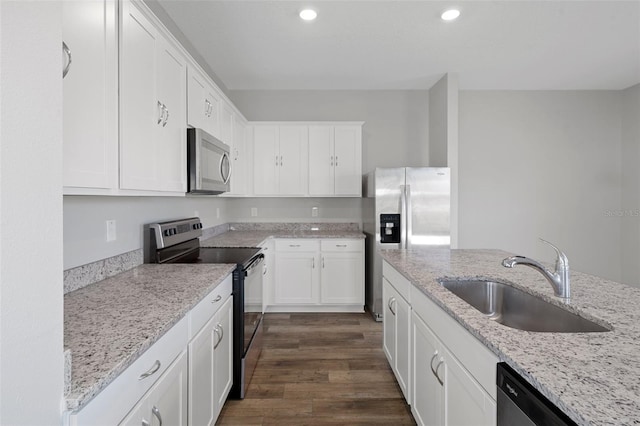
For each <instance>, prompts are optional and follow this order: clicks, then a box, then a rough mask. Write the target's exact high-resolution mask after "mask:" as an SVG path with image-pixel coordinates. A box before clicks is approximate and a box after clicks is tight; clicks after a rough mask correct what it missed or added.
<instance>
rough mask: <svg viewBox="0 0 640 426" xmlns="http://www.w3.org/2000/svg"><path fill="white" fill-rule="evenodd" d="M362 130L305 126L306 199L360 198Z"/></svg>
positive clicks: (345, 126)
mask: <svg viewBox="0 0 640 426" xmlns="http://www.w3.org/2000/svg"><path fill="white" fill-rule="evenodd" d="M361 182H362V126H361V125H335V126H334V125H311V126H309V195H312V196H351V197H360V196H361V195H362V183H361Z"/></svg>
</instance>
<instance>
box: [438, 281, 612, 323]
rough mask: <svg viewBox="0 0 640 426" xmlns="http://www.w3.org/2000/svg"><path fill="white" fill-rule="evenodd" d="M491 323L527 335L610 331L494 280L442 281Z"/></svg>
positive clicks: (445, 286)
mask: <svg viewBox="0 0 640 426" xmlns="http://www.w3.org/2000/svg"><path fill="white" fill-rule="evenodd" d="M439 282H440V284H441V285H442V286H443V287H444V288H446V289H447V290H449V291H450V292H452V293H453V294H455V295H456V296H458V297H459V298H461V299H462V300H464V301H465V302H467V303H468V304H470V305H471V306H473V307H474V308H476V309H477V310H478V311H480V312H482V313H483V314H485V315H487V316H488V317H489V318H490V319H492V320H494V321H497V322H499V323H500V324H503V325H506V326H507V327H511V328H517V329H519V330H526V331H547V332H555V333H586V332H602V331H611V330H610V329H608V328H606V327H603V326H601V325H600V324H596V323H595V322H593V321H590V320H588V319H586V318H583V317H581V316H578V315H576V314H574V313H571V312H569V311H567V310H565V309H562V308H560V307H558V306H556V305H553V304H551V303H549V302H547V301H545V300H543V299H541V298H539V297H536V296H533V295H531V294H529V293H526V292H524V291H522V290H520V289H518V288H515V287H513V286H510V285H509V284H505V283H501V282H498V281H491V280H449V279H443V280H439Z"/></svg>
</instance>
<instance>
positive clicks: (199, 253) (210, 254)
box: [169, 247, 260, 266]
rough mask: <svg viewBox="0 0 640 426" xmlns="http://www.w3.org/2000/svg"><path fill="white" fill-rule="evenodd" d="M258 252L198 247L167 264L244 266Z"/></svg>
mask: <svg viewBox="0 0 640 426" xmlns="http://www.w3.org/2000/svg"><path fill="white" fill-rule="evenodd" d="M259 252H260V249H259V248H237V247H228V248H227V247H200V248H198V249H196V250H193V251H191V252H189V253H186V254H184V255H182V256H179V257H176V258H174V259H172V260H171V261H170V262H169V263H235V264H237V265H243V266H246V264H247V263H248V262H249V261H250V260H251V259H252V258H253V257H254V256H255V255H256V254H258V253H259Z"/></svg>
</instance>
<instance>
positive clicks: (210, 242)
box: [200, 229, 365, 247]
mask: <svg viewBox="0 0 640 426" xmlns="http://www.w3.org/2000/svg"><path fill="white" fill-rule="evenodd" d="M364 237H365V235H364V234H363V233H362V232H360V231H351V230H318V231H311V230H276V229H274V230H266V231H265V230H247V231H244V230H243V231H229V232H225V233H224V234H220V235H218V236H215V237H212V238H209V239H206V240H204V241H201V242H200V245H201V246H202V247H260V246H261V245H262V244H263V243H264V242H265V241H266V240H267V239H269V238H345V239H353V238H358V239H359V238H364Z"/></svg>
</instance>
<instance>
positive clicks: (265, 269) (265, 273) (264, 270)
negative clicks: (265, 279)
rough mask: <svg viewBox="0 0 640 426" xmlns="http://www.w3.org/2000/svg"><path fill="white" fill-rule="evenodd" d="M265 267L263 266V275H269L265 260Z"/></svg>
mask: <svg viewBox="0 0 640 426" xmlns="http://www.w3.org/2000/svg"><path fill="white" fill-rule="evenodd" d="M263 265H264V267H263V268H262V275H267V262H265V263H264V264H263Z"/></svg>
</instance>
